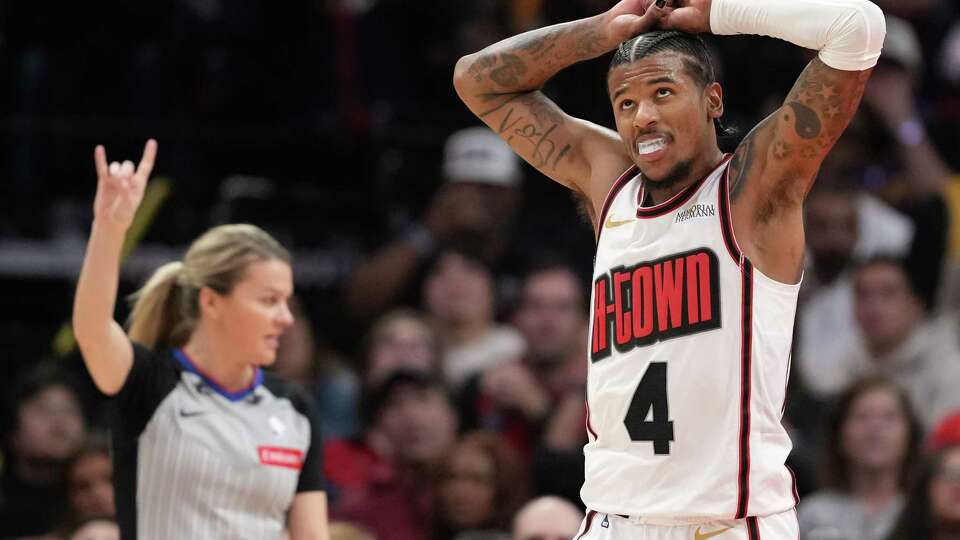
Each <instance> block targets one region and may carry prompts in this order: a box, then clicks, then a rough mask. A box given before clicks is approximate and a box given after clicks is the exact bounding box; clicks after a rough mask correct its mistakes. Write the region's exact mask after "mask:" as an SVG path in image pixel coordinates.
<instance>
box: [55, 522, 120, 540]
mask: <svg viewBox="0 0 960 540" xmlns="http://www.w3.org/2000/svg"><path fill="white" fill-rule="evenodd" d="M66 538H67V539H68V540H120V527H119V526H117V522H116V521H114V519H113V518H112V517H103V516H101V517H91V518H88V519H86V520H85V521H83V522H81V523H80V524H79V525H77V527H76V528H75V529H74V530H73V532H71V533H70V534H69V535H68V536H67V537H66Z"/></svg>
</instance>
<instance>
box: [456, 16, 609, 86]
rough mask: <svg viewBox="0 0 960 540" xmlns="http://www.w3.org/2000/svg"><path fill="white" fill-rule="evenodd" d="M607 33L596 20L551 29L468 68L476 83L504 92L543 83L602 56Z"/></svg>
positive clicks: (493, 50) (490, 52)
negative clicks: (484, 83) (573, 66)
mask: <svg viewBox="0 0 960 540" xmlns="http://www.w3.org/2000/svg"><path fill="white" fill-rule="evenodd" d="M606 41H607V35H606V33H605V31H604V30H603V29H602V28H600V27H599V26H598V24H597V23H596V22H594V21H581V22H576V23H568V24H564V25H557V26H551V27H547V28H542V29H540V30H534V31H531V32H527V33H525V34H521V35H519V36H516V37H515V38H513V39H510V40H507V41H505V42H502V43H498V44H496V45H493V46H491V47H490V48H488V49H486V50H485V51H486V52H484V53H482V54H480V55H479V56H477V58H476V59H475V60H474V61H473V63H472V64H471V65H470V66H469V67H468V68H467V71H468V73H469V74H470V76H471V77H473V80H474V81H475V82H477V83H483V82H484V80H485V79H489V81H490V82H492V83H494V84H495V85H498V86H499V87H500V88H501V89H504V90H515V89H518V87H523V86H527V85H528V84H530V85H533V86H536V85H539V84H542V82H543V81H545V80H546V79H547V78H549V77H551V76H552V75H553V74H554V73H555V72H556V71H557V70H559V69H562V68H564V67H566V66H568V65H570V64H572V63H574V62H578V61H580V60H585V59H587V58H592V57H595V56H598V55H600V54H602V53H603V52H604V51H605V50H606V48H607V47H608V44H607V43H606Z"/></svg>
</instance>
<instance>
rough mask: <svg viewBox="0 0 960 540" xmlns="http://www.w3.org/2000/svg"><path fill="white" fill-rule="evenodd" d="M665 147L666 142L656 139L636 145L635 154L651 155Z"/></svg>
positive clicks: (659, 138) (660, 138)
mask: <svg viewBox="0 0 960 540" xmlns="http://www.w3.org/2000/svg"><path fill="white" fill-rule="evenodd" d="M666 145H667V141H665V140H664V139H663V138H662V137H658V138H656V139H652V140H649V141H640V142H638V143H637V153H638V154H640V155H641V156H644V155H647V154H652V153H654V152H656V151H657V150H660V149H661V148H663V147H664V146H666Z"/></svg>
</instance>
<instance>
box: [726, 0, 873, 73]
mask: <svg viewBox="0 0 960 540" xmlns="http://www.w3.org/2000/svg"><path fill="white" fill-rule="evenodd" d="M710 31H711V32H713V33H714V34H717V35H733V34H756V35H761V36H770V37H775V38H780V39H783V40H786V41H789V42H790V43H793V44H795V45H799V46H801V47H806V48H807V49H814V50H818V51H820V60H822V61H823V63H824V64H826V65H828V66H830V67H832V68H834V69H839V70H843V71H863V70H866V69H870V68H872V67H873V66H875V65H876V64H877V58H879V57H880V49H881V48H882V47H883V37H884V35H885V34H886V23H885V21H884V18H883V12H882V11H881V10H880V8H878V7H877V6H876V5H874V4H873V3H871V2H868V1H867V0H713V4H712V5H711V7H710Z"/></svg>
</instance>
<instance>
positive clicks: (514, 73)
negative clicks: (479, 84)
mask: <svg viewBox="0 0 960 540" xmlns="http://www.w3.org/2000/svg"><path fill="white" fill-rule="evenodd" d="M500 64H501V65H500V66H499V67H497V68H495V69H493V70H492V71H490V79H491V80H492V81H493V82H495V83H497V84H499V85H500V86H507V87H509V86H516V85H517V84H519V83H520V77H522V76H523V75H525V74H526V73H527V64H526V63H525V62H524V61H523V60H521V59H520V57H519V56H517V55H515V54H510V53H501V54H500Z"/></svg>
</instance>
